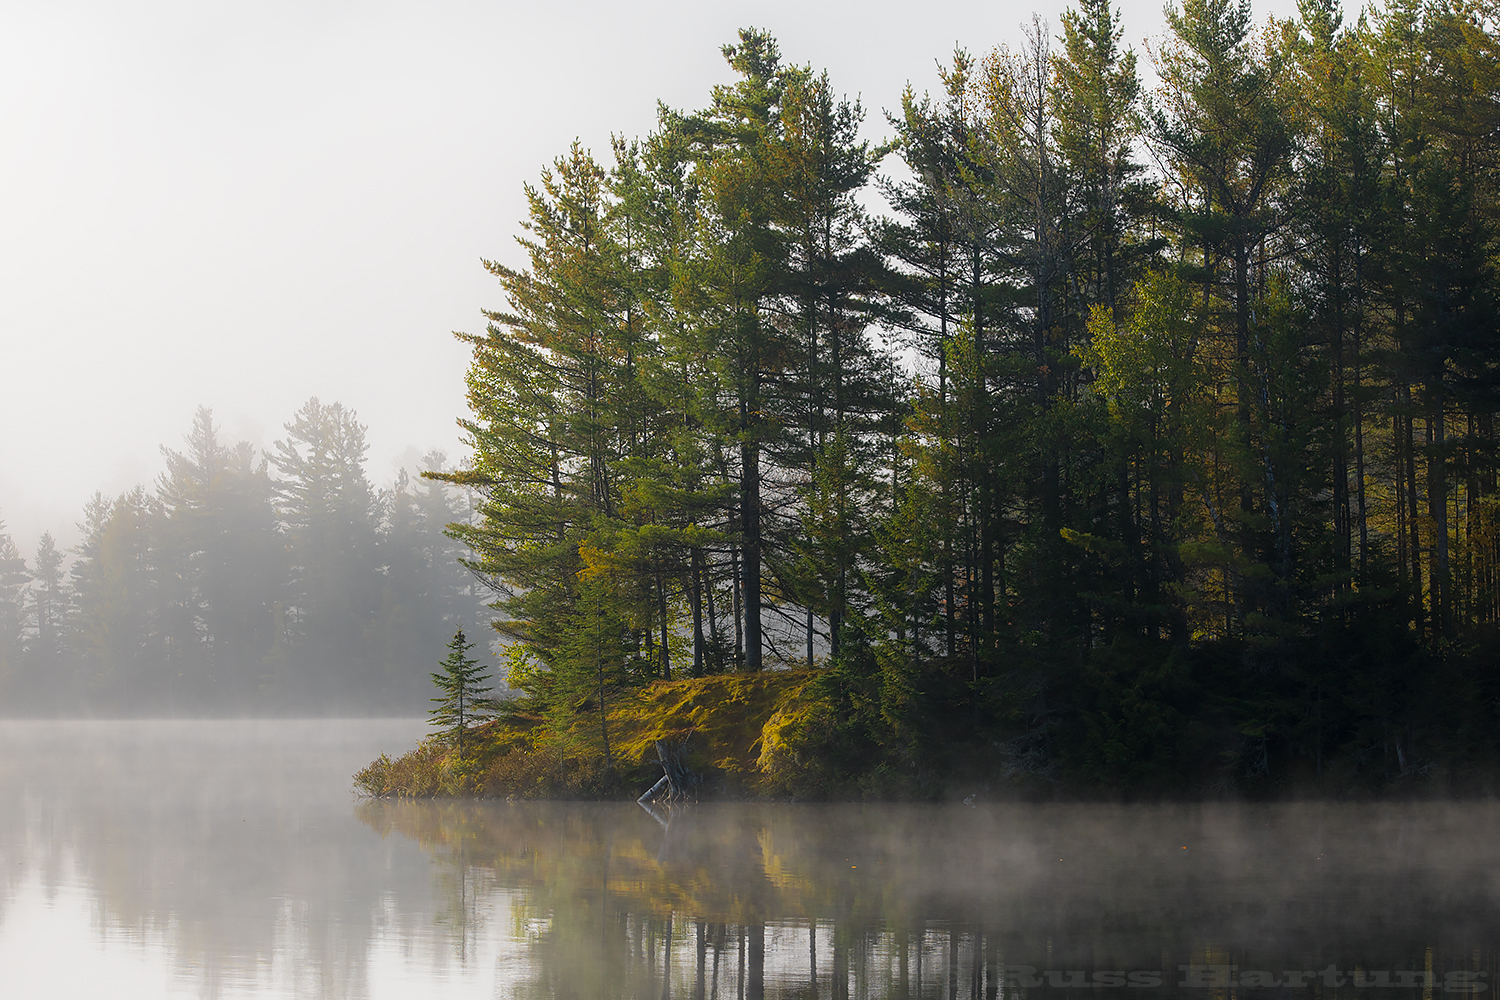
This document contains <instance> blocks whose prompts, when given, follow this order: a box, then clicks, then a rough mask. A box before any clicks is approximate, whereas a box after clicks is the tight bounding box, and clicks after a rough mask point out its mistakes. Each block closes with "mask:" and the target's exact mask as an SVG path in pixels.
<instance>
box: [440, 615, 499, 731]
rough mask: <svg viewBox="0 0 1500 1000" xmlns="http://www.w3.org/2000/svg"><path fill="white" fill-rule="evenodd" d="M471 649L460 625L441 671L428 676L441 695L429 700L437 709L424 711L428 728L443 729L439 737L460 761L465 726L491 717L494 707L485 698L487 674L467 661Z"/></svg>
mask: <svg viewBox="0 0 1500 1000" xmlns="http://www.w3.org/2000/svg"><path fill="white" fill-rule="evenodd" d="M473 648H474V643H472V642H469V641H468V639H467V638H465V636H464V629H463V626H462V625H460V626H459V627H458V629H457V631H455V632H454V633H453V638H452V640H450V641H449V643H448V656H447V658H446V659H444V660H443V662H442V663H441V664H440V665H441V666H442V668H443V669H442V672H441V673H434V674H432V675H431V676H432V683H434V684H436V685H437V688H438V690H439V691H440V692H442V693H441V694H440V695H439V696H438V697H436V698H433V699H431V700H432V701H433V702H434V703H435V704H436V705H437V707H436V708H431V709H428V711H427V714H428V715H430V716H431V717H432V721H431V723H430V725H433V726H438V727H440V728H442V729H443V730H445V731H444V732H443V733H442V734H441V735H442V736H443V738H444V739H445V740H447V741H448V742H450V743H452V744H453V746H454V747H455V748H456V750H457V752H458V757H459V759H460V760H462V759H463V755H464V735H465V734H466V733H467V732H468V730H469V727H470V726H472V725H475V724H477V723H480V722H483V721H485V720H486V719H489V718H491V717H492V716H493V715H494V713H495V709H496V707H497V705H496V702H495V700H494V699H493V698H487V697H485V696H486V695H487V694H488V693H489V691H490V685H489V684H488V683H487V682H488V681H489V679H490V674H489V671H488V670H486V669H484V668H483V667H481V666H480V665H479V661H478V660H474V659H470V658H469V655H468V654H469V650H471V649H473Z"/></svg>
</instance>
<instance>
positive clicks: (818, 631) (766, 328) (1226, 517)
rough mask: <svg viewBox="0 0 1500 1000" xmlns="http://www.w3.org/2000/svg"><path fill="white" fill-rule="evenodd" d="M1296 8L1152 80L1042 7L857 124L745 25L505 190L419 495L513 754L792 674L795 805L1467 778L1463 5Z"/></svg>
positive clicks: (1482, 221)
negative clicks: (461, 590) (495, 295)
mask: <svg viewBox="0 0 1500 1000" xmlns="http://www.w3.org/2000/svg"><path fill="white" fill-rule="evenodd" d="M1299 10H1300V14H1299V16H1298V17H1297V18H1294V19H1291V20H1287V21H1280V20H1276V19H1270V20H1267V21H1265V22H1264V23H1257V22H1256V21H1255V20H1254V19H1253V15H1252V11H1251V9H1250V7H1249V5H1248V3H1238V2H1234V0H1182V2H1181V4H1180V6H1178V5H1169V7H1168V9H1167V18H1168V25H1169V30H1168V32H1167V34H1166V37H1163V38H1160V39H1157V40H1155V41H1153V43H1152V46H1151V58H1152V59H1153V60H1154V65H1155V78H1156V81H1157V82H1155V83H1154V84H1153V85H1152V86H1150V87H1148V86H1147V85H1146V84H1145V83H1144V82H1143V67H1142V66H1141V65H1140V63H1139V61H1138V58H1137V55H1136V54H1135V53H1134V52H1133V51H1130V50H1128V49H1126V48H1124V47H1122V44H1121V39H1122V37H1123V34H1122V26H1121V24H1120V23H1119V18H1118V14H1117V13H1116V12H1115V11H1114V10H1113V9H1112V8H1111V6H1110V4H1109V2H1108V0H1079V2H1078V4H1077V6H1075V7H1074V8H1072V9H1071V10H1070V11H1068V12H1067V13H1066V14H1064V15H1063V17H1062V19H1061V23H1060V25H1059V28H1060V31H1059V32H1058V33H1057V34H1056V35H1055V36H1054V35H1053V34H1052V33H1051V31H1050V29H1048V28H1047V27H1046V26H1045V25H1043V24H1041V23H1040V22H1039V21H1034V22H1033V25H1032V27H1031V29H1030V30H1029V31H1028V32H1027V33H1026V35H1025V38H1024V40H1023V41H1022V42H1021V43H1020V44H1019V45H1017V46H1013V47H1009V46H1002V47H999V48H996V49H994V50H993V51H990V52H988V53H987V54H984V55H982V56H975V55H972V54H970V53H969V52H967V51H965V50H963V49H960V50H958V51H956V52H955V53H953V55H952V57H951V59H949V60H946V61H944V62H943V63H942V64H941V68H942V72H941V82H942V87H941V90H940V92H938V93H936V94H918V93H916V92H914V91H913V90H911V89H910V88H908V91H907V92H906V93H905V94H903V95H901V97H900V100H899V104H896V105H895V106H894V110H892V111H889V112H887V113H886V123H885V124H886V125H887V126H888V128H887V129H885V131H888V132H889V134H890V138H889V140H888V141H885V142H877V141H871V140H869V139H867V138H862V136H863V135H865V132H863V131H862V129H864V128H865V126H866V119H867V114H866V111H865V109H864V108H863V107H862V106H861V104H859V103H858V102H854V101H850V100H848V99H847V98H843V97H841V96H839V92H838V91H837V89H836V87H835V85H834V83H833V82H832V81H831V80H830V79H829V78H828V76H827V74H825V73H819V72H816V71H815V70H813V69H812V68H811V66H807V65H798V64H794V63H791V62H788V61H786V60H783V59H782V57H781V54H780V51H779V49H778V46H777V43H776V41H775V40H774V38H773V37H772V36H771V35H770V34H768V33H766V32H764V31H761V30H758V29H746V30H743V31H741V32H740V34H739V37H738V39H737V40H735V41H734V42H733V43H732V44H729V45H726V46H725V47H724V49H723V54H724V56H725V58H726V60H727V63H728V67H729V71H730V75H729V76H728V82H725V83H722V84H720V85H717V86H715V87H713V88H712V90H711V91H710V93H709V96H708V100H707V102H706V104H705V105H704V106H703V107H702V108H701V109H700V110H678V109H673V108H669V107H666V106H662V107H661V109H660V113H659V119H658V126H657V128H656V130H655V131H653V132H652V133H651V134H649V135H646V136H644V137H639V138H635V139H629V138H616V139H615V140H614V141H613V143H612V148H611V149H610V151H609V152H610V155H609V157H608V158H607V159H605V160H602V161H601V160H599V159H596V158H595V157H594V156H593V155H591V154H590V153H589V152H588V151H587V150H586V149H585V148H584V147H583V146H582V145H581V144H578V143H575V144H574V146H573V148H572V149H571V150H569V151H567V152H566V153H564V154H563V155H562V156H560V157H559V158H558V159H556V160H555V162H554V163H553V164H552V165H551V166H550V167H549V168H548V169H546V170H545V171H543V172H542V174H541V176H540V180H539V181H538V182H537V183H535V184H534V185H529V186H527V188H526V194H527V197H528V200H529V214H528V216H527V218H526V219H525V220H524V221H523V223H522V226H523V229H524V233H523V235H522V236H521V237H519V239H520V244H521V248H522V250H523V251H524V254H525V257H526V261H527V263H526V265H525V266H522V267H512V266H507V265H506V264H504V263H500V262H490V263H487V265H486V266H487V267H488V269H489V271H490V272H491V273H492V274H493V276H494V278H495V279H496V280H497V282H498V284H499V286H500V290H501V292H502V294H503V296H504V304H503V305H502V306H501V307H500V308H497V309H494V310H492V311H490V312H488V313H487V316H488V319H489V324H488V327H487V329H486V330H485V331H484V332H482V333H477V334H467V335H460V336H462V337H463V339H464V340H466V341H467V342H468V343H470V344H471V345H472V349H473V352H474V356H473V363H472V367H471V370H470V374H469V376H468V404H469V410H470V412H469V415H468V416H467V417H466V418H465V419H464V420H463V422H462V423H463V426H464V428H465V430H466V432H467V434H468V435H469V439H470V443H471V445H472V447H473V449H474V457H473V462H472V464H470V465H466V466H465V468H464V469H462V470H459V471H453V472H448V473H438V474H437V478H438V479H439V480H441V481H444V482H447V483H450V484H453V485H461V486H465V487H468V488H470V489H472V490H474V491H475V493H476V494H477V495H478V497H479V498H480V499H479V502H478V508H477V509H478V516H477V517H476V519H474V520H473V521H471V522H466V523H462V524H457V525H455V526H454V529H453V534H454V536H455V537H456V538H457V539H459V540H461V541H462V542H464V543H465V544H466V545H467V546H468V547H469V549H470V550H471V553H472V554H471V555H470V556H468V557H466V562H467V564H468V565H469V566H470V568H471V569H472V570H473V571H474V572H475V573H476V574H478V575H479V576H481V577H483V578H484V579H486V580H487V581H488V582H489V583H490V584H491V585H492V586H493V587H494V588H495V591H496V595H497V596H496V600H495V603H494V605H493V607H494V608H495V609H496V611H497V613H498V617H497V620H496V622H495V627H496V628H497V629H498V631H499V632H500V634H501V637H502V638H503V640H504V641H505V642H506V647H505V653H504V669H505V676H506V677H508V679H509V683H510V685H511V687H512V688H513V689H514V690H515V691H516V692H518V696H517V700H515V701H513V702H511V703H510V705H509V709H508V710H509V711H510V712H511V713H512V717H513V718H516V719H520V718H522V717H525V718H527V719H530V720H532V722H531V723H528V724H536V725H539V726H540V728H538V729H535V730H533V731H532V732H533V736H532V737H531V738H532V739H533V741H534V742H535V744H536V746H537V747H538V748H541V747H543V746H546V745H549V744H548V741H549V740H550V741H552V743H553V744H556V746H555V747H554V749H555V750H556V759H558V760H562V759H563V755H564V754H565V753H566V754H572V755H576V756H577V757H578V758H579V759H580V760H582V759H587V758H594V759H602V760H603V761H605V763H606V765H608V764H609V762H610V753H611V750H610V735H609V728H608V719H609V706H610V704H611V703H615V702H618V701H619V700H620V699H621V698H623V697H626V696H627V695H628V694H629V693H630V692H631V691H632V690H633V689H636V688H639V687H641V686H643V685H647V684H649V683H650V682H652V681H655V680H661V679H672V678H681V677H697V676H702V675H706V674H713V673H721V672H723V673H734V672H747V673H754V672H757V671H764V670H776V669H792V670H796V669H804V670H813V671H815V674H814V680H813V681H812V682H811V686H810V687H809V688H808V691H809V692H810V693H809V694H808V695H807V696H806V697H805V698H804V700H803V701H802V702H801V703H800V705H799V707H798V708H797V709H796V710H795V712H791V713H790V714H787V715H785V716H784V717H781V718H779V720H778V722H777V725H778V727H779V730H778V731H779V733H780V737H779V744H778V745H779V746H780V748H781V749H780V751H779V752H780V754H781V758H780V760H781V763H780V764H779V765H778V767H779V768H780V770H779V771H778V774H777V775H775V776H774V778H775V785H776V787H777V789H778V790H779V791H780V793H782V794H787V795H793V796H797V797H838V796H850V795H854V796H867V797H913V796H914V797H928V796H939V795H944V794H952V793H953V790H954V789H956V788H959V787H960V786H962V787H964V788H969V789H980V788H985V789H994V790H996V792H997V793H998V791H999V789H1001V788H1002V787H1007V786H1008V787H1015V788H1021V789H1030V790H1032V791H1034V792H1037V793H1041V794H1056V793H1060V792H1067V791H1071V792H1076V793H1080V794H1085V793H1086V794H1131V795H1134V794H1145V795H1202V794H1246V795H1280V794H1370V793H1377V794H1387V793H1393V792H1400V791H1402V790H1411V791H1413V792H1418V791H1422V790H1426V791H1427V792H1436V793H1449V792H1458V791H1470V792H1474V791H1478V790H1482V789H1488V788H1490V787H1491V785H1490V782H1491V780H1492V776H1493V775H1494V773H1495V770H1494V767H1495V764H1496V762H1497V750H1500V747H1497V730H1496V728H1495V726H1494V718H1495V710H1496V708H1497V698H1500V688H1497V679H1496V675H1495V656H1496V654H1497V652H1500V641H1497V640H1500V633H1497V626H1496V618H1497V614H1500V561H1497V557H1500V493H1497V475H1496V473H1497V460H1500V459H1497V454H1496V441H1497V439H1496V427H1495V414H1496V411H1497V410H1500V391H1497V390H1500V339H1497V336H1496V320H1497V313H1496V305H1497V303H1496V297H1497V293H1500V283H1497V273H1496V268H1495V263H1496V251H1497V249H1500V246H1497V242H1496V235H1497V232H1500V230H1497V227H1500V35H1497V23H1496V20H1495V18H1496V13H1497V12H1496V8H1494V6H1493V5H1492V4H1485V3H1479V2H1469V0H1392V2H1391V3H1390V4H1388V5H1387V6H1385V7H1383V8H1380V9H1372V10H1370V11H1368V12H1366V13H1363V14H1358V15H1354V14H1352V13H1350V12H1344V11H1341V10H1340V8H1339V7H1338V6H1337V5H1336V3H1335V2H1334V0H1302V2H1301V3H1300V7H1299ZM876 131H877V132H879V131H881V129H879V128H877V129H876ZM591 718H593V719H596V721H595V722H593V723H589V721H588V720H589V719H591ZM538 720H540V721H538ZM590 726H592V728H590ZM549 752H551V751H549ZM762 761H763V763H764V761H765V757H764V755H763V757H762ZM599 773H601V774H602V775H605V777H601V778H600V781H601V782H602V783H603V784H601V787H603V785H604V784H607V783H608V778H607V774H608V767H607V766H606V768H605V769H604V770H602V771H600V772H599Z"/></svg>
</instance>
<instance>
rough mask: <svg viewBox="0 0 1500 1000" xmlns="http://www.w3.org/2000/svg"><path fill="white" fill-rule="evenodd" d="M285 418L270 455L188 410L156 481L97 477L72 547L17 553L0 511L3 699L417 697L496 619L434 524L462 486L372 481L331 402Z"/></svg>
mask: <svg viewBox="0 0 1500 1000" xmlns="http://www.w3.org/2000/svg"><path fill="white" fill-rule="evenodd" d="M285 430H286V436H285V437H284V438H282V439H281V440H278V441H276V442H275V444H274V446H273V448H272V450H271V451H269V452H268V453H265V454H262V453H260V452H259V451H258V450H257V449H256V448H255V447H253V446H252V445H251V444H250V443H249V442H243V441H242V442H237V443H230V442H226V441H223V440H221V437H220V432H219V429H218V428H217V427H216V426H215V424H214V420H213V414H212V412H211V411H209V410H208V409H205V408H200V409H199V410H198V412H197V414H196V415H195V417H194V419H193V424H192V428H191V430H190V431H189V433H188V434H187V435H186V436H185V440H184V445H185V447H184V448H183V450H176V449H172V448H166V447H163V448H162V449H161V451H162V457H163V459H164V464H165V471H164V472H163V473H162V474H161V476H160V477H159V478H158V479H157V482H156V484H155V488H154V489H152V490H148V489H146V488H144V487H137V488H135V489H133V490H131V491H129V492H127V493H124V494H123V495H121V496H118V497H114V498H109V497H105V496H103V495H102V494H95V495H94V498H93V499H92V500H91V501H90V502H89V504H88V505H87V506H86V507H85V509H84V511H83V519H82V522H81V524H80V525H79V528H80V534H81V536H82V541H81V542H80V543H79V544H78V546H77V547H76V548H74V549H72V550H70V551H64V550H63V549H62V548H60V547H59V546H58V545H57V543H56V541H55V540H54V538H53V536H52V534H51V533H50V532H49V533H46V534H44V535H43V536H42V538H41V540H40V543H39V544H38V546H37V551H36V553H35V555H34V556H32V557H31V558H29V559H28V558H27V557H26V556H25V555H23V554H22V553H21V552H20V551H18V549H17V546H16V544H15V542H14V541H13V540H12V538H11V537H10V536H9V535H7V534H6V533H5V530H4V525H3V523H0V714H4V715H6V716H16V715H62V716H70V717H77V716H87V715H96V714H97V715H105V716H120V715H144V716H182V715H209V716H223V715H234V716H255V715H267V714H269V715H326V714H331V713H337V714H345V715H347V714H371V713H374V714H385V715H412V714H416V713H417V712H418V711H419V709H420V707H421V705H422V703H423V702H422V700H423V699H424V698H425V697H426V696H427V693H428V691H427V688H428V687H429V683H428V680H427V674H426V671H425V670H423V669H422V665H424V664H426V663H427V662H428V661H429V660H432V659H434V655H433V654H434V651H436V652H438V653H440V652H441V650H442V646H443V642H444V640H445V639H446V638H447V636H448V635H450V634H451V633H452V631H453V629H454V627H455V623H456V622H467V623H475V622H479V621H483V620H487V618H488V616H489V612H488V611H487V610H486V609H485V608H484V606H483V605H484V603H485V602H486V601H487V600H489V599H490V598H489V596H488V591H487V590H486V589H485V588H484V587H482V586H480V585H479V584H477V583H476V581H475V580H474V578H473V577H472V576H471V575H470V574H469V573H468V572H467V571H465V570H464V569H463V567H461V566H460V565H459V564H458V561H457V558H458V552H459V549H460V546H459V545H458V543H456V542H454V541H453V540H452V539H450V538H448V537H447V536H446V535H444V533H443V532H444V530H445V527H446V526H447V525H448V524H449V523H454V522H463V521H465V520H467V518H468V517H469V508H468V502H467V500H466V498H465V497H464V496H463V495H462V491H460V490H454V489H452V488H449V487H444V486H442V485H441V484H438V483H436V482H434V481H431V480H422V479H418V480H416V481H412V480H411V479H410V478H409V477H408V475H407V474H406V473H405V472H402V473H401V475H400V476H399V478H398V479H397V481H396V482H395V483H393V484H391V485H390V487H389V488H386V489H376V488H375V487H374V486H372V484H371V483H370V481H369V479H368V477H367V476H366V474H365V469H364V464H365V452H366V447H367V446H366V443H365V428H364V426H363V425H362V424H360V423H359V421H358V419H357V416H356V414H355V413H354V412H353V411H352V410H349V409H346V408H345V407H344V406H343V405H341V404H339V403H332V404H324V403H321V402H320V401H319V400H317V399H311V400H309V401H308V402H307V403H306V405H304V406H303V407H302V408H301V409H300V410H298V411H297V413H296V414H295V415H294V416H293V418H292V420H291V421H290V422H289V423H288V424H286V427H285ZM425 462H426V465H427V466H428V468H429V469H430V470H432V471H441V470H442V469H443V468H444V467H445V465H444V462H445V456H443V455H442V454H441V453H437V452H433V453H429V454H428V455H427V456H426V457H425Z"/></svg>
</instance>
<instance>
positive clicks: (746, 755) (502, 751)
mask: <svg viewBox="0 0 1500 1000" xmlns="http://www.w3.org/2000/svg"><path fill="white" fill-rule="evenodd" d="M812 677H813V674H812V673H810V672H808V671H774V672H767V673H760V674H720V675H715V676H711V677H698V678H691V679H686V680H679V681H656V682H653V683H651V684H648V685H646V686H645V687H642V688H638V689H635V690H632V691H627V692H621V693H619V694H618V695H616V697H615V700H614V701H613V702H612V703H611V704H610V707H609V711H608V713H607V718H606V722H607V726H608V731H609V748H610V752H609V761H608V764H606V761H605V756H604V751H603V739H602V734H601V733H600V731H599V716H598V710H597V707H591V706H587V705H585V706H583V707H581V708H580V710H579V711H578V712H576V714H574V715H573V716H572V717H571V718H569V719H567V720H565V721H563V722H561V723H559V722H558V721H556V720H550V719H547V718H543V717H540V716H534V715H528V714H526V713H524V712H521V711H515V712H512V714H511V715H509V716H507V717H506V718H503V719H500V720H497V721H494V722H491V723H488V724H486V725H484V726H481V727H479V728H477V729H476V730H474V733H473V738H472V748H471V749H470V750H469V752H468V753H467V755H466V757H465V759H464V760H462V761H460V760H459V759H458V756H457V754H456V753H455V752H454V749H453V748H452V747H451V746H449V745H448V744H446V743H445V742H444V741H442V740H441V739H440V738H436V737H430V738H428V739H426V740H424V741H423V742H422V743H421V744H419V745H418V746H417V747H416V748H415V749H413V750H411V751H410V752H408V753H406V754H404V755H402V756H401V757H398V758H396V759H394V760H393V759H391V758H389V757H386V756H384V755H382V756H381V757H380V758H379V759H378V760H375V761H374V762H372V763H371V764H369V765H368V766H367V767H365V768H364V769H363V770H361V771H360V772H358V773H357V774H356V775H355V776H354V782H355V787H356V788H357V789H358V790H359V791H361V792H363V793H364V794H366V795H371V796H376V797H387V796H396V797H412V798H432V797H440V796H486V797H504V798H580V797H581V798H623V797H627V796H628V797H634V796H636V795H639V794H640V793H641V791H643V790H644V789H645V788H646V787H648V786H649V784H650V782H652V781H655V780H656V779H657V778H658V777H660V775H661V769H660V766H659V765H658V764H657V763H656V760H657V754H656V744H657V741H658V740H661V741H666V742H667V743H670V744H674V745H682V746H684V747H685V748H686V755H687V763H688V765H689V766H690V767H691V768H692V769H693V770H694V771H696V772H697V773H698V774H699V775H701V776H702V777H703V778H704V782H705V786H704V791H705V794H707V795H710V796H732V797H747V796H748V797H754V796H760V795H764V794H767V793H772V792H775V791H777V790H779V789H780V788H781V787H782V786H783V785H784V784H785V775H784V774H780V773H778V771H777V768H778V767H779V768H780V770H781V771H784V770H785V768H786V766H787V762H788V760H789V758H788V757H786V755H780V756H778V754H777V753H776V752H774V751H773V752H772V753H770V754H769V755H768V754H767V753H766V751H765V740H764V736H765V733H766V731H767V727H768V724H769V723H772V722H776V720H781V721H780V722H777V726H776V727H773V730H774V732H773V735H772V746H780V745H781V743H780V742H779V739H780V737H779V735H778V734H779V733H780V728H777V727H784V726H785V724H786V722H785V720H787V719H789V718H793V717H796V716H798V714H799V709H798V708H797V706H798V705H799V704H800V696H801V695H802V694H803V691H804V689H805V688H806V687H807V685H808V682H809V681H810V680H811V679H812Z"/></svg>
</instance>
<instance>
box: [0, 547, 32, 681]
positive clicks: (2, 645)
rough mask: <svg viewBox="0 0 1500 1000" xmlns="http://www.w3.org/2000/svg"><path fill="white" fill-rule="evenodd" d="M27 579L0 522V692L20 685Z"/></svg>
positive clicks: (19, 558) (24, 569) (23, 568)
mask: <svg viewBox="0 0 1500 1000" xmlns="http://www.w3.org/2000/svg"><path fill="white" fill-rule="evenodd" d="M30 582H31V574H30V573H29V572H27V570H26V560H25V559H23V558H22V557H21V553H20V551H19V550H18V549H17V548H16V543H15V540H14V539H12V538H11V537H10V535H8V534H7V533H6V532H5V522H3V521H0V691H16V690H18V689H19V687H20V684H21V660H22V651H23V649H24V614H25V603H24V602H25V596H26V586H27V584H28V583H30Z"/></svg>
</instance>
